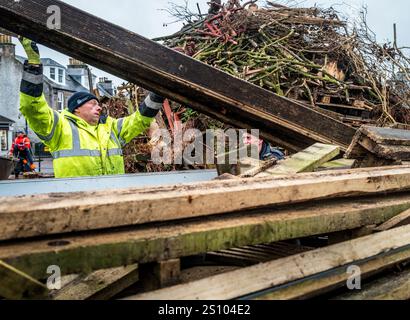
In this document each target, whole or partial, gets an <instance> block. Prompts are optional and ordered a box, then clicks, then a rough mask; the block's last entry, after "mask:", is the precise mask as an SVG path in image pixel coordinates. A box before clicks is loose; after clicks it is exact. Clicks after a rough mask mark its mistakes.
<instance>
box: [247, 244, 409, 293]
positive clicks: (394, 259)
mask: <svg viewBox="0 0 410 320" xmlns="http://www.w3.org/2000/svg"><path fill="white" fill-rule="evenodd" d="M409 260H410V247H408V248H406V249H404V250H399V251H397V252H396V251H394V252H389V253H388V254H386V255H380V256H379V257H376V258H374V259H370V260H369V259H368V260H364V261H357V262H355V263H354V265H355V266H358V267H360V272H361V280H362V282H364V281H365V280H366V279H367V278H368V277H370V276H374V275H375V274H379V273H382V272H384V271H385V270H386V269H389V268H392V267H393V266H395V265H397V264H400V263H402V262H406V261H409ZM347 271H348V270H347V268H346V267H341V268H335V269H334V270H331V271H326V272H322V273H319V274H316V275H315V276H313V277H307V278H306V279H303V280H298V281H294V282H291V283H287V284H286V285H283V286H278V287H275V288H273V289H270V290H266V291H264V292H260V293H258V294H255V295H253V296H251V297H249V298H253V299H255V300H302V299H310V298H314V297H318V296H320V295H323V294H325V293H329V292H332V291H334V290H336V289H341V288H343V287H346V284H347V281H348V280H349V279H350V278H351V276H352V273H351V272H347ZM346 289H347V288H346Z"/></svg>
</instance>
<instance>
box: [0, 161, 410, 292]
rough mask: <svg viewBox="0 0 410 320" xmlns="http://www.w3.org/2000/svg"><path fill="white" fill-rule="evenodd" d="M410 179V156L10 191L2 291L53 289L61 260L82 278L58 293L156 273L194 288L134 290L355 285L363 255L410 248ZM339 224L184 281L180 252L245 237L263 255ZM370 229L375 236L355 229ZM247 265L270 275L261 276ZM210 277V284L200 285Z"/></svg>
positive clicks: (160, 281)
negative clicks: (161, 183)
mask: <svg viewBox="0 0 410 320" xmlns="http://www.w3.org/2000/svg"><path fill="white" fill-rule="evenodd" d="M409 190H410V167H408V166H397V167H385V168H375V169H371V170H370V169H356V170H337V171H323V172H317V173H302V174H297V175H290V176H283V177H281V176H279V177H271V176H269V177H262V178H256V179H235V180H227V181H212V182H203V183H197V184H187V185H180V186H173V187H158V188H151V189H143V190H142V189H125V190H107V191H98V192H88V193H78V194H77V193H74V194H46V195H41V196H36V197H31V196H26V197H18V198H17V197H16V198H15V197H8V198H2V199H1V201H0V240H1V241H0V261H1V267H0V269H1V273H0V274H1V277H2V281H0V296H2V297H5V298H10V299H13V298H17V299H19V298H33V297H35V298H38V297H44V298H46V297H47V296H48V295H49V294H50V292H47V290H46V289H45V285H44V284H45V283H46V279H48V277H49V276H50V274H48V273H47V272H48V271H49V267H50V266H58V268H59V269H60V271H61V275H62V276H64V277H67V276H70V277H71V278H70V279H71V283H70V284H69V285H68V286H66V287H64V288H63V289H62V291H60V292H54V291H53V292H51V297H52V298H55V299H66V298H73V297H78V298H82V299H87V298H95V299H108V298H112V297H115V296H116V295H117V294H118V293H120V292H121V291H123V290H124V289H126V288H127V287H130V286H132V285H133V284H138V283H144V281H146V279H148V275H150V277H151V278H152V277H153V278H155V279H156V281H157V285H155V286H153V285H151V286H145V288H148V287H149V288H150V290H153V289H157V288H161V287H163V286H166V285H169V284H177V287H174V288H173V287H171V288H168V289H164V290H171V292H173V291H172V290H176V291H175V292H183V293H184V294H183V295H181V296H179V294H176V293H175V295H174V293H172V294H171V295H169V294H168V293H167V292H168V291H165V295H163V294H162V291H159V292H157V291H155V290H154V291H152V292H151V293H143V292H138V291H137V292H130V294H129V295H130V296H132V297H134V298H146V297H148V298H163V297H168V298H170V297H173V298H179V297H181V298H207V297H212V298H221V299H231V298H240V297H247V298H248V297H252V298H254V297H255V298H275V299H276V298H278V299H282V298H302V297H310V296H314V295H315V293H317V292H321V293H322V292H324V291H327V290H329V289H334V288H339V287H340V286H343V283H345V279H346V277H347V275H346V272H345V268H346V267H348V266H349V265H351V264H354V265H360V267H361V268H362V272H363V274H364V275H367V274H375V273H376V274H377V273H379V272H381V271H384V270H386V268H390V267H392V266H394V265H396V264H401V263H404V262H406V261H408V260H409V259H410V252H409V247H410V238H409V236H410V229H409V226H407V225H406V221H407V220H408V213H407V212H406V211H407V210H409V209H410V196H409V193H408V191H409ZM406 219H407V220H406ZM403 225H404V226H403ZM396 226H400V227H399V228H395V227H396ZM391 228H395V229H393V230H391ZM377 232H378V233H377ZM337 233H344V234H348V235H349V236H344V237H339V239H341V238H343V240H344V241H345V240H348V241H347V242H342V243H337V242H338V241H334V243H336V244H335V245H334V246H330V247H325V248H319V249H317V250H314V251H307V252H304V251H305V250H310V249H312V247H308V248H307V246H305V245H303V244H302V245H301V246H300V248H299V249H297V248H296V249H289V250H288V253H289V255H290V257H286V254H285V255H282V256H280V255H279V256H278V255H277V256H276V257H272V259H274V260H273V261H269V259H267V260H268V261H267V260H266V259H265V260H261V261H260V262H264V263H265V264H260V265H257V266H250V267H248V268H250V269H239V270H234V271H231V272H228V273H226V274H221V275H217V276H214V277H216V278H215V279H213V278H212V277H211V278H209V279H207V281H212V283H213V282H215V283H219V284H220V285H218V286H208V285H206V284H205V283H207V282H206V281H205V280H198V282H197V281H193V282H189V283H188V284H184V285H183V286H188V287H189V288H190V289H189V290H186V288H185V287H182V289H181V288H180V287H178V286H181V285H182V284H179V285H178V279H179V278H180V276H181V269H180V268H181V263H180V259H188V258H187V257H192V256H196V255H198V254H205V253H211V252H213V255H214V256H215V253H218V252H221V250H225V253H226V250H233V248H238V249H241V247H242V249H241V250H238V249H236V250H234V251H235V252H242V254H247V253H246V252H249V250H254V252H255V254H254V255H253V256H256V255H257V254H256V252H257V251H260V248H258V245H260V244H269V243H277V242H282V241H289V240H292V241H296V242H295V243H296V244H295V245H296V246H297V247H298V245H297V241H300V240H297V239H304V238H306V237H319V236H320V237H325V236H329V239H330V237H334V235H335V234H337ZM362 235H368V237H365V238H359V239H353V240H351V238H352V237H353V238H356V237H358V236H362ZM274 247H275V248H276V250H277V248H278V246H277V245H274ZM270 248H272V245H271V246H270ZM265 249H266V248H265ZM298 252H299V253H298ZM300 252H303V253H300ZM247 255H248V258H249V254H247ZM259 255H261V252H260V254H259ZM265 256H266V254H265ZM284 265H286V266H288V267H286V268H284V267H283V266H284ZM124 266H126V267H125V268H124ZM147 266H148V267H147ZM147 268H148V270H150V271H148V272H147ZM143 270H145V271H144V272H143ZM268 270H270V271H269V272H268ZM248 272H249V273H248ZM266 272H267V273H266ZM246 274H248V275H250V274H260V275H261V277H260V279H259V278H258V280H255V279H254V278H252V277H250V276H246ZM72 275H77V276H75V277H73V276H72ZM262 275H264V276H262ZM232 277H234V278H235V281H234V283H235V287H236V288H240V289H241V290H240V291H237V290H234V291H232V292H230V290H231V289H229V288H225V287H224V286H225V284H224V283H232ZM173 278H175V279H173ZM223 279H225V280H223ZM302 280H303V281H302ZM201 281H202V282H201ZM301 281H302V282H301ZM203 286H205V287H203ZM283 286H285V287H283ZM201 287H202V289H201V290H199V291H200V292H202V293H203V294H204V295H198V292H197V289H198V288H201ZM211 287H212V288H211ZM192 288H194V289H192ZM285 288H286V289H285ZM404 288H405V286H404ZM191 289H192V290H191ZM178 290H180V291H178ZM215 290H216V291H218V290H220V291H221V292H224V293H223V294H222V293H221V294H216V292H215ZM278 290H279V291H278ZM278 292H279V293H278ZM135 294H137V295H136V296H135ZM208 294H209V295H208ZM146 295H147V296H146Z"/></svg>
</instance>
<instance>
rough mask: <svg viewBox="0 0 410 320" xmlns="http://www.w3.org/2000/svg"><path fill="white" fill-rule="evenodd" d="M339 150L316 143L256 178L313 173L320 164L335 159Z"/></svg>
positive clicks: (335, 147)
mask: <svg viewBox="0 0 410 320" xmlns="http://www.w3.org/2000/svg"><path fill="white" fill-rule="evenodd" d="M339 154H340V148H339V147H337V146H333V145H325V144H321V143H316V144H314V145H313V146H311V147H309V148H307V149H305V150H303V151H301V152H299V153H297V154H295V155H293V156H292V157H290V158H289V159H286V160H283V161H281V162H280V163H279V164H278V165H277V166H274V167H272V168H269V169H267V170H266V171H264V172H262V173H260V174H258V175H256V177H266V176H283V175H291V174H297V173H302V172H313V171H314V170H315V169H316V168H318V167H319V166H321V165H322V164H324V163H326V162H328V161H330V160H332V159H334V158H336V157H337V156H338V155H339Z"/></svg>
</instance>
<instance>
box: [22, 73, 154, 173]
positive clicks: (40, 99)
mask: <svg viewBox="0 0 410 320" xmlns="http://www.w3.org/2000/svg"><path fill="white" fill-rule="evenodd" d="M30 68H31V69H33V66H30ZM37 68H39V67H37ZM25 70H26V66H25ZM37 72H38V73H40V72H39V71H38V70H37ZM41 74H42V70H41ZM25 75H26V71H25ZM41 76H42V75H41ZM35 77H36V76H33V74H30V77H25V76H24V75H23V81H22V84H21V93H20V111H21V113H22V114H23V115H24V116H25V118H26V119H27V122H28V124H29V126H30V127H31V129H32V130H33V131H34V132H35V133H36V134H37V135H38V137H39V138H40V139H41V140H42V141H43V142H44V144H45V145H46V146H48V147H49V148H50V151H51V154H52V156H53V158H54V160H53V167H54V173H55V176H56V178H71V177H82V176H99V175H113V174H124V173H125V169H124V159H123V156H122V147H124V146H125V144H127V143H129V142H130V141H131V140H132V139H134V138H135V137H136V136H138V135H139V134H141V133H143V132H145V131H146V129H147V128H149V126H150V125H151V123H152V121H153V118H150V117H145V116H143V115H141V114H140V113H139V112H138V111H137V112H135V113H134V114H132V115H131V116H128V117H125V118H122V119H113V118H111V117H108V118H107V120H106V122H105V123H104V124H99V125H98V126H91V125H89V124H88V123H87V122H85V121H84V120H83V119H81V118H79V117H77V116H75V115H74V114H72V113H70V112H69V111H67V110H66V111H63V112H62V113H61V114H60V113H58V112H57V111H54V110H52V109H51V108H50V107H49V106H48V104H47V102H46V99H45V97H44V95H43V94H42V81H40V77H39V75H37V77H38V79H34V78H35ZM40 86H41V87H40Z"/></svg>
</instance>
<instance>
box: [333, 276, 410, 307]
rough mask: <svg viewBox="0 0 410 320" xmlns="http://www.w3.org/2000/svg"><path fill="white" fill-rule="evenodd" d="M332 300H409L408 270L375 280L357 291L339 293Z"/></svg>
mask: <svg viewBox="0 0 410 320" xmlns="http://www.w3.org/2000/svg"><path fill="white" fill-rule="evenodd" d="M334 300H410V271H409V270H407V271H404V272H402V273H400V274H392V275H389V276H386V277H384V278H382V279H378V280H375V281H373V282H371V283H369V284H366V285H365V286H364V287H363V288H362V289H361V290H359V291H357V292H351V293H348V294H344V295H341V296H339V297H336V298H335V299H334Z"/></svg>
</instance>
